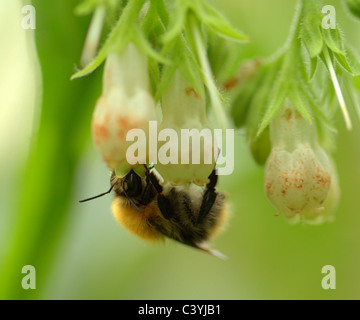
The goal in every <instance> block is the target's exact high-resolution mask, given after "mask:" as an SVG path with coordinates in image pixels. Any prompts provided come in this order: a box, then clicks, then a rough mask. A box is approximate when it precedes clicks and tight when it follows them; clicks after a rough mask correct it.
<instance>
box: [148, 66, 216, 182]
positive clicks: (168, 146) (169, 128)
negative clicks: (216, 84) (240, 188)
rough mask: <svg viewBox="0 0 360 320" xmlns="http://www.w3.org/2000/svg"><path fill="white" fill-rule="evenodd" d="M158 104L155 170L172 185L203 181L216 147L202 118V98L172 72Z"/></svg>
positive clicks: (207, 122) (204, 117)
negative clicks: (158, 118)
mask: <svg viewBox="0 0 360 320" xmlns="http://www.w3.org/2000/svg"><path fill="white" fill-rule="evenodd" d="M202 96H204V95H202ZM161 103H162V111H163V119H162V122H161V124H160V126H159V128H158V132H159V136H158V139H159V143H158V162H157V164H156V165H155V168H156V170H157V171H158V172H159V173H160V174H161V176H162V177H163V179H164V180H165V182H170V183H172V184H175V185H182V184H187V183H190V182H193V183H196V184H198V185H204V184H206V183H207V182H208V177H209V175H210V174H211V172H212V171H213V170H214V168H215V162H216V158H217V156H218V149H217V145H216V140H215V138H214V134H213V130H212V125H211V123H210V122H209V121H208V119H207V118H206V111H205V99H204V98H202V97H201V94H200V93H198V92H196V91H195V90H194V88H192V87H191V86H190V85H189V83H188V82H187V80H186V79H185V78H184V76H183V75H182V74H181V73H180V72H179V71H176V72H175V74H174V76H173V79H172V80H171V83H170V84H169V86H168V88H167V90H166V91H165V92H164V94H163V96H162V101H161ZM161 140H163V141H161Z"/></svg>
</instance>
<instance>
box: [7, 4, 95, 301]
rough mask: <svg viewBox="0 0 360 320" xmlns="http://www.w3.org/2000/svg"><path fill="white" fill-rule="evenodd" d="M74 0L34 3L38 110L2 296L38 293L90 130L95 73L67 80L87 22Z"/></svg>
mask: <svg viewBox="0 0 360 320" xmlns="http://www.w3.org/2000/svg"><path fill="white" fill-rule="evenodd" d="M74 5H75V3H72V2H71V1H60V2H57V6H56V10H54V8H53V3H52V2H51V1H41V2H39V3H35V8H36V18H37V23H36V26H37V28H36V30H35V35H36V43H37V49H38V56H39V60H40V64H41V68H42V77H43V99H42V114H41V120H40V125H39V130H38V132H37V133H36V135H35V134H34V137H33V139H34V143H33V146H32V149H31V152H30V156H29V159H28V163H27V165H26V168H25V169H24V172H23V176H22V177H21V181H18V182H17V183H16V185H17V186H18V188H17V191H16V199H15V203H14V209H13V211H12V213H11V214H12V216H14V217H15V222H14V227H13V230H12V234H11V236H10V237H9V239H8V240H7V248H8V251H7V252H5V254H4V257H5V258H4V260H3V261H1V262H0V263H1V264H0V279H1V285H0V298H1V299H35V298H41V295H42V292H43V290H44V289H45V287H46V280H47V276H48V274H49V272H50V271H51V268H52V263H53V260H54V258H55V257H56V254H57V253H58V250H59V247H58V245H59V242H60V241H61V239H62V236H63V235H65V234H66V233H65V232H64V228H65V227H66V223H67V221H68V218H69V217H68V215H69V210H68V209H69V205H70V202H71V200H72V193H73V192H72V191H73V180H74V175H75V171H76V168H77V166H78V164H79V159H80V157H81V155H82V152H83V150H84V147H85V145H86V142H87V141H88V138H89V136H90V119H91V113H92V110H93V106H94V104H95V99H96V97H97V96H98V95H99V91H100V87H101V86H100V85H99V83H100V78H99V77H96V76H92V77H87V78H86V79H82V80H78V81H70V80H69V79H70V75H71V74H72V73H73V66H74V64H75V63H76V62H77V61H78V59H79V56H80V53H81V49H82V48H81V47H82V44H83V39H84V37H85V35H86V29H87V24H88V21H84V20H81V19H79V18H78V17H75V16H74V15H73V9H74ZM64 19H65V20H66V23H65V22H64V21H65V20H64ZM97 88H98V89H97ZM24 265H33V266H34V267H35V269H36V290H24V289H23V288H22V286H21V280H22V278H23V277H24V276H25V275H24V274H22V273H21V270H22V267H23V266H24Z"/></svg>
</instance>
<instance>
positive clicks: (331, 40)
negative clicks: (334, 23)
mask: <svg viewBox="0 0 360 320" xmlns="http://www.w3.org/2000/svg"><path fill="white" fill-rule="evenodd" d="M322 33H323V36H324V41H325V43H326V45H327V46H328V48H329V49H330V50H331V51H333V52H335V53H337V54H342V55H345V47H344V41H343V37H342V34H341V32H340V30H339V29H338V27H337V28H336V29H331V28H329V29H322Z"/></svg>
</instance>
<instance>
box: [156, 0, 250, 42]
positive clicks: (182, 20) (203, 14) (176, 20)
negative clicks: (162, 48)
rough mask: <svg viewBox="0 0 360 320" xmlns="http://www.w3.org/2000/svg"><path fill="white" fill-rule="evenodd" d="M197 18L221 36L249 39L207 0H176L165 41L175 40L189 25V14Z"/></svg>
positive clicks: (233, 38)
mask: <svg viewBox="0 0 360 320" xmlns="http://www.w3.org/2000/svg"><path fill="white" fill-rule="evenodd" d="M190 15H194V16H195V17H196V19H197V20H198V21H199V22H201V23H203V24H204V25H205V26H206V27H208V28H210V29H211V30H213V31H214V32H216V33H217V34H218V35H219V36H221V37H225V38H227V39H231V40H235V41H248V40H249V38H248V37H247V36H246V35H244V34H243V33H241V32H240V31H238V30H236V29H235V28H234V27H232V26H231V25H230V23H229V22H228V21H227V20H226V19H225V18H224V17H223V16H222V15H221V14H220V13H219V12H218V11H217V10H216V9H214V8H213V7H212V6H211V5H210V4H208V3H207V1H205V0H178V1H177V2H176V6H175V10H174V15H173V18H172V21H173V23H172V25H171V26H170V28H169V30H168V32H167V33H166V34H165V35H164V36H163V39H162V41H163V42H164V43H166V42H169V41H171V40H173V39H174V38H175V37H176V36H178V35H179V34H180V33H181V32H182V30H184V29H186V27H187V25H188V20H189V16H190Z"/></svg>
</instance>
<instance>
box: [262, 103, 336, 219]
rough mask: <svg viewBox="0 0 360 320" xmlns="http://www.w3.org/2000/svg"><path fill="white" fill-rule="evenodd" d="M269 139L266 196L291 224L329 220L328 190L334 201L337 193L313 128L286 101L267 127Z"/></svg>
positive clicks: (331, 207)
mask: <svg viewBox="0 0 360 320" xmlns="http://www.w3.org/2000/svg"><path fill="white" fill-rule="evenodd" d="M270 139H271V144H272V149H271V153H270V155H269V158H268V160H267V163H266V169H265V193H266V195H267V197H268V198H269V200H270V201H271V203H273V205H274V206H275V207H276V208H277V210H278V212H279V213H282V214H284V215H285V217H286V218H288V219H289V220H291V221H298V220H304V221H306V222H308V221H310V222H315V221H316V222H322V221H323V220H325V219H327V218H330V217H331V216H329V215H328V213H329V210H330V211H332V209H334V205H333V203H332V201H333V200H332V199H330V195H329V193H330V189H331V190H332V192H335V194H332V195H331V197H333V198H334V200H335V201H336V198H337V194H336V193H337V192H336V190H338V186H337V180H336V172H335V168H334V166H333V164H332V162H331V161H330V159H329V157H328V155H327V153H326V152H325V151H324V149H323V148H322V147H321V146H320V145H319V144H318V141H317V137H316V128H314V126H313V125H310V124H309V123H308V122H307V121H306V120H305V119H304V118H303V117H302V116H301V115H300V113H299V112H298V111H297V110H296V109H295V108H294V107H293V106H292V104H291V102H290V101H289V100H286V102H285V105H284V109H283V110H282V112H281V113H280V115H279V116H277V117H276V118H275V119H274V120H273V121H272V122H271V124H270ZM328 198H329V200H328V202H326V201H327V199H328ZM330 202H331V205H330V204H329V205H328V203H330ZM325 209H327V210H325ZM330 213H332V212H330Z"/></svg>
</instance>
